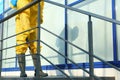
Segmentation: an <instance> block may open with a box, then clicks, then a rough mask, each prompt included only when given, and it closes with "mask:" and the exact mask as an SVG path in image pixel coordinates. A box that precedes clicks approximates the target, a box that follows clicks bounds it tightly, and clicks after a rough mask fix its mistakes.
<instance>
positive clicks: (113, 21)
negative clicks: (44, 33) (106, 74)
mask: <svg viewBox="0 0 120 80" xmlns="http://www.w3.org/2000/svg"><path fill="white" fill-rule="evenodd" d="M44 1H45V2H48V3H51V4H54V5H57V6H60V7H64V8H67V9H70V10H73V11H76V12H79V13H82V14H85V15H90V16H92V17H96V18H98V19H101V20H105V21H108V22H112V23H116V24H118V25H120V21H117V20H114V19H111V18H107V17H104V16H100V15H97V14H93V13H90V12H87V11H83V10H80V9H76V8H73V7H69V6H65V5H63V4H59V3H56V2H53V1H49V0H44ZM38 2H39V1H33V2H32V3H30V4H29V5H27V6H25V7H23V8H22V9H20V10H17V11H16V12H14V13H13V14H11V15H9V16H7V17H5V18H4V19H1V20H0V23H2V22H4V21H6V20H8V19H10V18H11V17H13V16H15V15H16V14H18V13H20V12H22V11H23V10H25V9H27V8H29V7H31V6H33V5H34V4H37V3H38ZM44 30H45V29H44ZM48 32H50V31H48ZM50 33H52V32H50ZM52 34H53V33H52ZM55 35H56V34H55ZM57 37H59V36H57ZM9 38H10V37H9ZM59 38H60V39H62V38H61V37H59ZM6 39H8V38H6ZM62 40H63V39H62ZM64 41H65V42H67V43H69V44H72V43H70V42H69V41H66V40H64ZM72 45H73V46H75V47H76V48H78V49H80V50H82V51H84V52H86V53H87V54H88V55H89V53H88V52H87V51H85V50H83V49H81V48H79V47H78V46H76V45H74V44H72ZM92 56H93V57H95V58H97V59H98V60H100V61H102V62H104V63H106V64H108V65H109V66H111V67H113V68H115V69H116V68H117V67H115V66H114V65H112V64H109V63H108V62H106V61H104V60H102V59H100V58H99V57H97V56H95V55H92ZM117 70H119V71H120V69H117Z"/></svg>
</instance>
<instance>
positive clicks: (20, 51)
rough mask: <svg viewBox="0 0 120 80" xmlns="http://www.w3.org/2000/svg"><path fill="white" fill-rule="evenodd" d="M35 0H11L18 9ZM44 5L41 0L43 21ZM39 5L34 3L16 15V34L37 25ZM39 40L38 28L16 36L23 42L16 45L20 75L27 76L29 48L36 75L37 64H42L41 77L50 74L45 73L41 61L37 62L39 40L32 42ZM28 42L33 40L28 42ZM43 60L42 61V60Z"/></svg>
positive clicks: (18, 40)
mask: <svg viewBox="0 0 120 80" xmlns="http://www.w3.org/2000/svg"><path fill="white" fill-rule="evenodd" d="M32 1H33V0H11V7H12V8H16V9H17V10H18V9H20V8H23V7H24V6H26V5H28V4H29V3H30V2H32ZM43 7H44V0H41V2H40V8H41V9H40V10H41V11H40V12H41V15H40V17H41V19H40V20H41V22H40V23H43ZM37 9H38V5H37V4H36V5H34V6H32V7H30V8H29V9H26V10H24V11H23V12H21V13H19V14H17V15H16V19H15V21H16V34H18V33H20V32H23V31H26V30H29V29H32V28H34V27H37V18H38V17H37V16H38V15H37V14H38V10H37ZM34 40H37V29H33V30H30V31H27V32H24V33H22V34H19V35H17V36H16V42H17V44H18V45H19V44H22V45H19V46H16V54H17V57H18V63H19V68H20V71H21V73H20V77H27V74H26V72H25V65H26V61H25V53H26V51H27V48H29V49H30V53H31V55H32V59H33V63H34V67H35V74H34V75H35V76H36V67H37V64H40V72H39V73H40V77H46V76H48V74H47V73H44V72H43V71H42V68H41V63H37V42H31V41H34ZM26 42H31V43H29V44H27V43H26ZM24 43H26V44H24ZM40 62H41V61H40Z"/></svg>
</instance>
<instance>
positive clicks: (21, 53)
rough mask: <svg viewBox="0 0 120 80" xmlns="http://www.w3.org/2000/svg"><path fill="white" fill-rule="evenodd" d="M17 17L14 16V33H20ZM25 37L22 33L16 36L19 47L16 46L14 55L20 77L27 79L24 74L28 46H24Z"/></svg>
mask: <svg viewBox="0 0 120 80" xmlns="http://www.w3.org/2000/svg"><path fill="white" fill-rule="evenodd" d="M19 21H20V20H19V15H17V16H16V33H20V32H21V28H20V27H21V26H20V22H19ZM26 37H27V35H26V34H24V33H22V34H20V35H17V36H16V43H17V44H18V45H19V46H16V54H17V58H18V64H19V68H20V72H21V73H20V77H27V75H26V73H25V65H26V61H25V52H26V50H27V47H28V45H27V44H24V43H26ZM20 44H22V45H20Z"/></svg>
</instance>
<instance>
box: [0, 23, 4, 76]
mask: <svg viewBox="0 0 120 80" xmlns="http://www.w3.org/2000/svg"><path fill="white" fill-rule="evenodd" d="M0 39H1V42H0V49H3V40H2V39H3V23H2V24H0ZM2 52H3V50H1V51H0V60H1V61H0V77H1V71H2Z"/></svg>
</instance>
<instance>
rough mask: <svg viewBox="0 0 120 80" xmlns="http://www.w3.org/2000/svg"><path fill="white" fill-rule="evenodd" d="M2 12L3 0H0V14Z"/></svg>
mask: <svg viewBox="0 0 120 80" xmlns="http://www.w3.org/2000/svg"><path fill="white" fill-rule="evenodd" d="M2 12H3V0H0V14H1V13H2Z"/></svg>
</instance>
